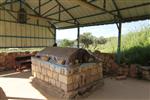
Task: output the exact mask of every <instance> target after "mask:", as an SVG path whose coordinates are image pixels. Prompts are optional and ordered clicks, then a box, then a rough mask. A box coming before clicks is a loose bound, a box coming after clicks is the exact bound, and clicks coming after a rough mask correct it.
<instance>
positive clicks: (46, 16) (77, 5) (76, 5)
mask: <svg viewBox="0 0 150 100" xmlns="http://www.w3.org/2000/svg"><path fill="white" fill-rule="evenodd" d="M77 7H80V5H76V6H73V7H70V8H66V10H71V9H73V8H77ZM64 11H65V10H64V9H63V10H61V11H60V12H61V13H62V12H64ZM56 14H59V11H57V12H54V13H51V14H49V15H46V16H45V17H49V16H52V15H56Z"/></svg>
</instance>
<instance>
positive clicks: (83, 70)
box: [32, 57, 103, 94]
mask: <svg viewBox="0 0 150 100" xmlns="http://www.w3.org/2000/svg"><path fill="white" fill-rule="evenodd" d="M32 74H33V76H34V77H35V78H37V79H39V80H42V81H44V82H46V83H48V84H50V85H52V86H54V87H57V88H58V89H61V90H62V91H63V92H64V93H65V94H67V93H71V92H75V91H76V93H77V92H79V91H78V90H81V89H82V88H84V89H85V90H86V87H87V88H88V86H92V85H95V82H98V81H99V80H102V79H103V74H102V66H101V64H99V63H86V64H82V65H78V66H72V67H65V66H62V65H57V64H53V63H50V62H46V61H44V60H41V59H39V58H35V57H32Z"/></svg>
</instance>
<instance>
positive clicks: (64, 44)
mask: <svg viewBox="0 0 150 100" xmlns="http://www.w3.org/2000/svg"><path fill="white" fill-rule="evenodd" d="M73 45H74V41H71V40H68V39H63V40H61V42H60V47H73Z"/></svg>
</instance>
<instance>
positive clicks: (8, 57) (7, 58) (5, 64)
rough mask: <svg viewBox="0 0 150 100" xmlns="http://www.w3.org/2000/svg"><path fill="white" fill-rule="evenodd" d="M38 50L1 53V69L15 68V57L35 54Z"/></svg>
mask: <svg viewBox="0 0 150 100" xmlns="http://www.w3.org/2000/svg"><path fill="white" fill-rule="evenodd" d="M35 53H36V52H32V53H30V52H11V53H0V69H1V68H6V69H13V68H15V66H16V64H15V58H16V57H17V56H25V55H29V54H32V55H35Z"/></svg>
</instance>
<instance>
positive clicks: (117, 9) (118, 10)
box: [112, 0, 123, 19]
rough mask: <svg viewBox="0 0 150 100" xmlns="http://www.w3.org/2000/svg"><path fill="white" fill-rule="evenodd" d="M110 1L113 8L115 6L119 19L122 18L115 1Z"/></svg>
mask: <svg viewBox="0 0 150 100" xmlns="http://www.w3.org/2000/svg"><path fill="white" fill-rule="evenodd" d="M112 2H113V4H114V6H115V8H116V10H117V13H118V16H119V19H123V17H122V15H121V13H120V11H119V8H118V5H117V3H116V1H115V0H112Z"/></svg>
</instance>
